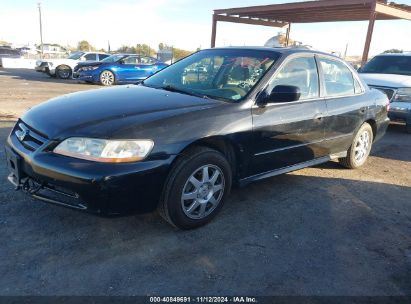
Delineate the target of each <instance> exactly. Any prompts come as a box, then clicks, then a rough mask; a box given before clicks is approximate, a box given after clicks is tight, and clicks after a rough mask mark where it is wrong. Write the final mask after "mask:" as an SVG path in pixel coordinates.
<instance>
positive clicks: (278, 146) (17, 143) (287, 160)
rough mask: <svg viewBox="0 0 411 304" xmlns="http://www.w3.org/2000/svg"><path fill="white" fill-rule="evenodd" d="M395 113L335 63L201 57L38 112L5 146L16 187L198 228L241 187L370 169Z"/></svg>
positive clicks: (304, 56) (223, 52) (80, 205)
mask: <svg viewBox="0 0 411 304" xmlns="http://www.w3.org/2000/svg"><path fill="white" fill-rule="evenodd" d="M387 108H388V99H387V97H386V96H385V95H384V94H383V93H381V92H380V91H378V90H370V89H369V88H368V87H367V86H366V85H365V84H364V83H363V82H362V81H361V80H360V79H359V77H358V75H357V73H356V72H355V71H354V70H353V69H352V68H351V67H350V66H349V65H348V64H346V63H345V62H344V61H342V60H341V59H339V58H337V57H334V56H331V55H328V54H323V53H319V52H312V51H307V50H296V49H288V48H284V49H271V48H219V49H209V50H203V51H200V52H197V53H195V54H193V55H191V56H189V57H187V58H185V59H183V60H181V61H179V62H177V63H175V64H173V65H171V66H169V67H167V68H165V69H164V70H162V71H160V72H158V73H157V74H155V75H153V76H151V77H149V78H148V79H146V80H145V81H144V82H142V83H140V84H138V85H131V86H126V87H116V88H107V89H99V90H94V91H87V92H81V93H74V94H69V95H66V96H63V97H59V98H55V99H52V100H50V101H49V102H46V103H43V104H40V105H38V106H36V107H34V108H32V109H31V110H29V111H28V112H27V113H26V114H25V115H24V116H23V117H22V118H21V119H20V120H19V121H18V122H17V124H16V126H15V127H14V129H13V130H12V132H11V134H10V136H9V138H8V141H7V144H6V155H7V163H8V166H9V168H10V175H9V177H8V179H9V181H10V182H12V183H13V184H14V185H15V187H16V188H17V189H22V190H23V191H25V192H27V193H28V194H30V195H32V196H34V197H36V198H39V199H41V200H44V201H47V202H50V203H54V204H59V205H64V206H68V207H72V208H76V209H79V210H86V211H90V212H95V213H99V214H124V213H129V212H132V211H133V212H136V211H138V212H146V211H152V210H155V209H158V210H159V211H160V214H161V215H162V216H163V217H164V218H165V219H166V220H167V221H168V222H169V223H171V224H173V225H175V226H177V227H179V228H181V229H190V228H195V227H198V226H201V225H204V224H205V223H207V222H209V221H210V220H211V219H212V218H213V217H214V216H215V215H216V214H217V213H218V212H219V211H220V209H221V208H222V206H223V202H224V200H225V198H226V197H227V196H228V194H229V192H230V189H231V186H232V185H233V184H238V185H245V184H247V183H249V182H252V181H255V180H259V179H262V178H266V177H270V176H274V175H278V174H282V173H285V172H289V171H292V170H297V169H301V168H304V167H307V166H312V165H316V164H320V163H323V162H327V161H329V160H332V159H338V160H339V161H340V163H341V164H342V165H344V166H346V167H348V168H358V167H360V166H362V165H363V164H364V163H365V162H366V160H367V157H368V155H369V153H370V150H371V147H372V144H373V143H374V142H375V141H376V140H378V139H379V138H381V136H382V135H383V134H384V133H385V130H386V128H387V125H388V122H389V120H388V118H387ZM256 208H258V206H256Z"/></svg>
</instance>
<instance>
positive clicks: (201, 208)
mask: <svg viewBox="0 0 411 304" xmlns="http://www.w3.org/2000/svg"><path fill="white" fill-rule="evenodd" d="M224 188H225V178H224V174H223V172H222V170H221V169H220V168H219V167H217V166H215V165H205V166H202V167H200V168H198V169H197V170H195V171H194V172H193V173H192V174H191V175H190V177H189V178H188V180H187V181H186V183H185V185H184V187H183V191H182V194H181V206H182V208H183V211H184V213H185V215H187V216H188V217H189V218H191V219H197V220H198V219H203V218H205V217H206V216H208V215H209V214H210V213H211V212H213V210H214V209H215V208H216V207H217V206H218V204H219V203H220V202H221V199H222V197H223V195H224Z"/></svg>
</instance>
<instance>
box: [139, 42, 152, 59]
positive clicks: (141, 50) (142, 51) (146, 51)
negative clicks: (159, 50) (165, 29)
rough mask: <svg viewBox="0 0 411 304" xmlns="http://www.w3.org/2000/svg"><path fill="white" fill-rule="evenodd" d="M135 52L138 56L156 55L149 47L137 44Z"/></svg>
mask: <svg viewBox="0 0 411 304" xmlns="http://www.w3.org/2000/svg"><path fill="white" fill-rule="evenodd" d="M136 51H137V54H139V55H145V56H155V55H156V51H155V50H154V49H153V48H152V47H150V46H149V45H148V44H145V43H143V44H137V45H136Z"/></svg>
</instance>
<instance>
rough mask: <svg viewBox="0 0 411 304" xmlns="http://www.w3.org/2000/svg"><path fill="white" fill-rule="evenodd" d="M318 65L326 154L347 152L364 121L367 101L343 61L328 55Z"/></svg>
mask: <svg viewBox="0 0 411 304" xmlns="http://www.w3.org/2000/svg"><path fill="white" fill-rule="evenodd" d="M318 62H319V68H320V69H321V70H322V75H323V77H322V83H323V87H324V97H325V102H326V105H327V109H328V112H327V115H326V117H325V119H324V120H325V142H324V144H325V147H326V148H327V150H328V154H333V153H339V152H343V151H347V150H348V148H349V146H350V145H351V142H352V138H353V136H354V133H355V131H356V130H357V129H358V128H359V127H360V125H361V124H362V123H363V121H364V120H365V118H366V115H367V112H368V109H369V108H368V107H369V106H368V105H369V100H368V99H367V96H366V95H365V94H364V92H365V90H364V88H363V87H362V85H361V82H360V81H359V80H358V78H357V77H358V76H357V75H356V73H353V71H352V69H351V68H349V67H348V65H347V64H346V63H345V62H343V61H341V60H338V59H336V58H334V57H327V56H319V57H318Z"/></svg>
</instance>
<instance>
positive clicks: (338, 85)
mask: <svg viewBox="0 0 411 304" xmlns="http://www.w3.org/2000/svg"><path fill="white" fill-rule="evenodd" d="M320 63H321V68H322V70H323V74H324V81H325V93H326V95H327V96H344V95H352V94H354V93H355V88H354V77H353V75H352V72H351V70H350V69H349V68H348V67H347V66H346V65H345V64H344V63H342V62H341V61H336V60H332V59H328V58H320Z"/></svg>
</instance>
